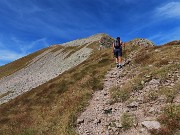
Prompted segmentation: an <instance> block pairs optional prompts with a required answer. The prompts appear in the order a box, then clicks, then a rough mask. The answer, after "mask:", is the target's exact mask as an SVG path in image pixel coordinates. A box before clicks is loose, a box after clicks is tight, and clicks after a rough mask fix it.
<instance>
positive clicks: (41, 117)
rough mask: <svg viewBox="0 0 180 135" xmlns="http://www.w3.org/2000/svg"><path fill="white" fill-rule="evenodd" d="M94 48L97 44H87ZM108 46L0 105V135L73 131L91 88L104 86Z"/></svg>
mask: <svg viewBox="0 0 180 135" xmlns="http://www.w3.org/2000/svg"><path fill="white" fill-rule="evenodd" d="M89 47H90V48H96V47H97V43H93V44H91V45H89ZM111 55H112V53H111V49H107V50H106V49H105V50H102V51H94V53H93V54H92V55H91V57H90V58H89V59H87V60H86V61H84V62H83V63H82V64H80V65H78V66H77V67H75V68H72V69H71V70H69V71H66V72H65V73H63V74H62V75H60V76H58V77H57V78H54V79H53V80H51V81H49V82H47V83H45V84H43V85H41V86H39V87H37V88H35V89H33V90H32V91H30V92H27V93H25V94H23V95H21V96H19V97H17V98H16V99H14V100H12V101H10V102H9V103H6V104H3V105H1V106H0V116H1V117H0V127H1V130H0V134H13V135H14V134H32V135H33V134H51V135H53V134H58V135H61V134H62V135H66V134H70V135H72V134H75V130H74V127H75V120H76V117H77V115H78V114H79V112H81V111H82V110H83V108H84V107H85V106H86V105H87V103H88V102H87V101H88V100H89V99H90V98H91V95H92V92H93V91H94V90H99V89H102V88H103V78H104V75H105V74H106V73H107V71H108V70H109V69H110V68H111V63H112V56H111Z"/></svg>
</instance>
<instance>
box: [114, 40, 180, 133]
mask: <svg viewBox="0 0 180 135" xmlns="http://www.w3.org/2000/svg"><path fill="white" fill-rule="evenodd" d="M136 49H139V51H138V53H137V54H136V57H135V58H134V59H133V62H132V63H131V66H130V67H129V68H130V69H131V68H132V67H134V70H132V72H131V73H129V74H127V76H129V77H130V78H131V81H129V82H127V83H126V84H124V85H123V87H122V88H121V89H119V88H113V89H112V90H111V93H112V103H114V102H126V103H128V102H130V101H131V100H132V98H137V97H131V93H132V92H135V91H137V92H138V90H141V89H143V87H144V85H143V84H142V81H143V82H148V81H150V80H151V79H159V80H160V87H159V90H158V92H157V93H153V92H151V93H149V94H148V95H147V102H150V101H152V100H157V99H158V97H160V96H161V95H164V96H166V99H167V100H166V103H167V104H169V105H167V106H166V107H165V109H163V108H161V109H162V110H164V111H162V114H161V115H160V116H159V118H158V120H159V121H160V122H161V124H162V125H163V126H162V128H161V129H160V130H159V131H152V134H154V135H166V134H167V135H172V134H174V132H176V130H178V129H179V127H180V126H179V124H180V123H179V121H180V105H177V104H175V103H174V101H173V99H175V98H177V96H179V92H180V82H176V83H175V85H174V86H173V87H172V88H169V87H168V86H163V84H164V83H165V82H166V81H167V80H169V79H173V80H174V81H177V76H176V75H175V73H176V72H178V73H179V72H180V57H179V54H180V42H171V43H169V44H166V45H163V46H154V47H147V48H143V49H141V48H139V47H137V48H136ZM130 69H129V70H130ZM127 70H128V69H127ZM148 76H149V77H148ZM167 108H168V109H167Z"/></svg>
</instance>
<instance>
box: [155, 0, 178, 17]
mask: <svg viewBox="0 0 180 135" xmlns="http://www.w3.org/2000/svg"><path fill="white" fill-rule="evenodd" d="M155 13H156V16H159V17H164V18H180V2H170V3H167V4H166V5H163V6H161V7H158V8H157V9H156V10H155Z"/></svg>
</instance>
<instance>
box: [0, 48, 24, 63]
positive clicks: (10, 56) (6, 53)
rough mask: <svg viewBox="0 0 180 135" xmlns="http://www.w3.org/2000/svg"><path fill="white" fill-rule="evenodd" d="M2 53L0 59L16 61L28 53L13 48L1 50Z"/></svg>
mask: <svg viewBox="0 0 180 135" xmlns="http://www.w3.org/2000/svg"><path fill="white" fill-rule="evenodd" d="M0 54H1V55H0V61H14V60H16V59H19V58H21V57H23V56H24V55H26V54H21V53H17V52H14V51H11V50H0Z"/></svg>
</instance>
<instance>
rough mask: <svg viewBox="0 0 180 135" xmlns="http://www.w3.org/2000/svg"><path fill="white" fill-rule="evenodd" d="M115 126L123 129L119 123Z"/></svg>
mask: <svg viewBox="0 0 180 135" xmlns="http://www.w3.org/2000/svg"><path fill="white" fill-rule="evenodd" d="M115 124H116V127H117V128H122V127H123V126H122V124H121V123H118V122H116V123H115Z"/></svg>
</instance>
